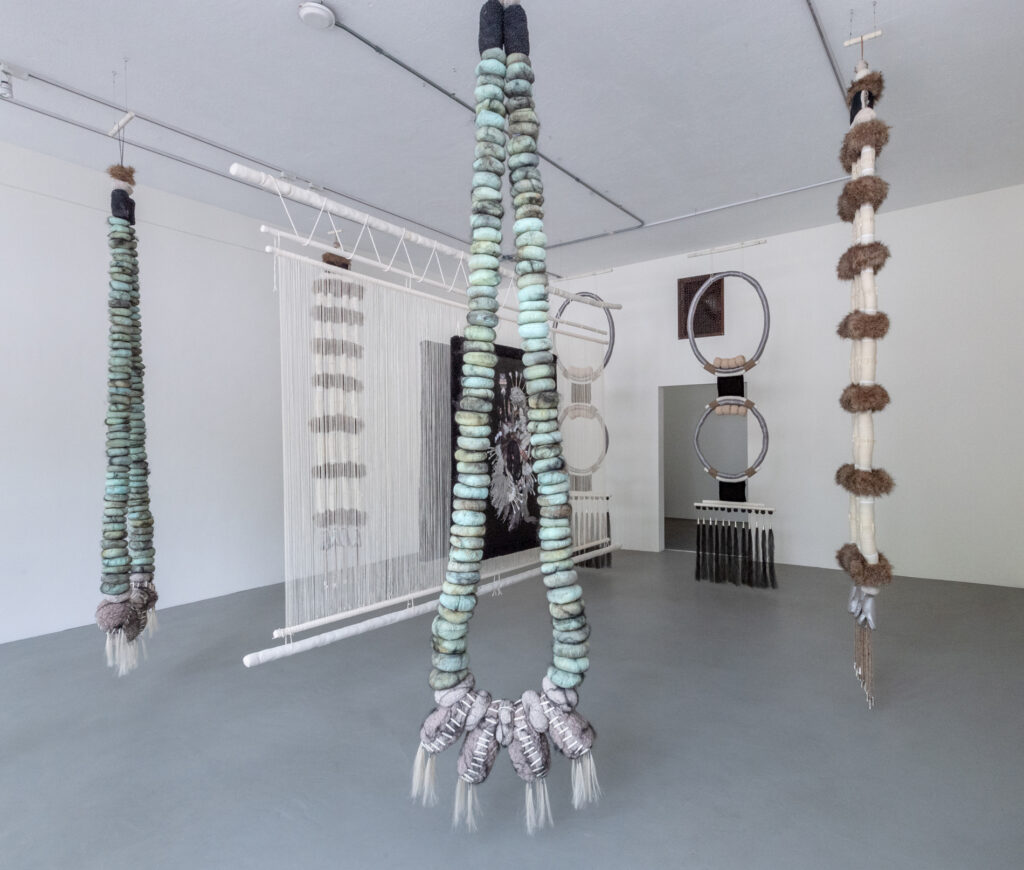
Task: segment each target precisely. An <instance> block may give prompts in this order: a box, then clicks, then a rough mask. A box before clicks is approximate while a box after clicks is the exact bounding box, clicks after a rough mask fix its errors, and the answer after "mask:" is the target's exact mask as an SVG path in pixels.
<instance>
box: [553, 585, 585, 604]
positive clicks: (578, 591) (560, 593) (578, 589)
mask: <svg viewBox="0 0 1024 870" xmlns="http://www.w3.org/2000/svg"><path fill="white" fill-rule="evenodd" d="M545 594H546V595H547V598H548V601H550V602H551V603H552V604H568V603H569V602H570V601H578V600H579V599H580V598H582V597H583V587H582V586H580V584H579V583H575V584H573V585H572V586H561V587H559V588H558V589H549V590H548V591H547V592H546V593H545Z"/></svg>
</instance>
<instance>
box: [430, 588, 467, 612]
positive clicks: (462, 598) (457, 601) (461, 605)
mask: <svg viewBox="0 0 1024 870" xmlns="http://www.w3.org/2000/svg"><path fill="white" fill-rule="evenodd" d="M438 600H439V601H440V602H441V604H443V605H444V606H445V607H447V608H448V609H449V610H460V611H461V610H472V609H473V608H474V606H476V596H475V595H449V594H447V593H445V592H442V593H441V596H440V598H439V599H438Z"/></svg>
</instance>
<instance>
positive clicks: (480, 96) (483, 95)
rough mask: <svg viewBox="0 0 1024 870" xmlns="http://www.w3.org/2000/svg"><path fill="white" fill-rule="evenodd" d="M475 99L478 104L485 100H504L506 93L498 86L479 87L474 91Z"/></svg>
mask: <svg viewBox="0 0 1024 870" xmlns="http://www.w3.org/2000/svg"><path fill="white" fill-rule="evenodd" d="M473 99H475V100H476V101H477V102H478V103H482V102H483V101H484V100H503V99H505V92H504V91H503V90H502V89H501V88H499V87H498V86H497V85H477V86H476V88H475V89H474V90H473Z"/></svg>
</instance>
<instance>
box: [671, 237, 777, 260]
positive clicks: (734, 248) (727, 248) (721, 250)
mask: <svg viewBox="0 0 1024 870" xmlns="http://www.w3.org/2000/svg"><path fill="white" fill-rule="evenodd" d="M766 244H768V239H751V240H750V241H749V242H735V243H734V244H731V245H719V246H718V247H717V248H705V249H704V250H703V251H694V252H693V253H692V254H687V255H686V256H687V257H706V256H708V254H724V253H725V252H726V251H738V250H740V249H741V248H752V247H754V246H755V245H766Z"/></svg>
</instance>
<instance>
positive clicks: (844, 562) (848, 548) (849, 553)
mask: <svg viewBox="0 0 1024 870" xmlns="http://www.w3.org/2000/svg"><path fill="white" fill-rule="evenodd" d="M859 556H860V551H859V550H858V549H857V545H856V544H843V546H841V547H840V548H839V549H838V550H836V561H837V562H838V563H839V567H840V568H842V569H843V570H844V571H845V572H846V573H847V574H849V573H850V563H851V562H852V561H853V560H854V558H857V557H859Z"/></svg>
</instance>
